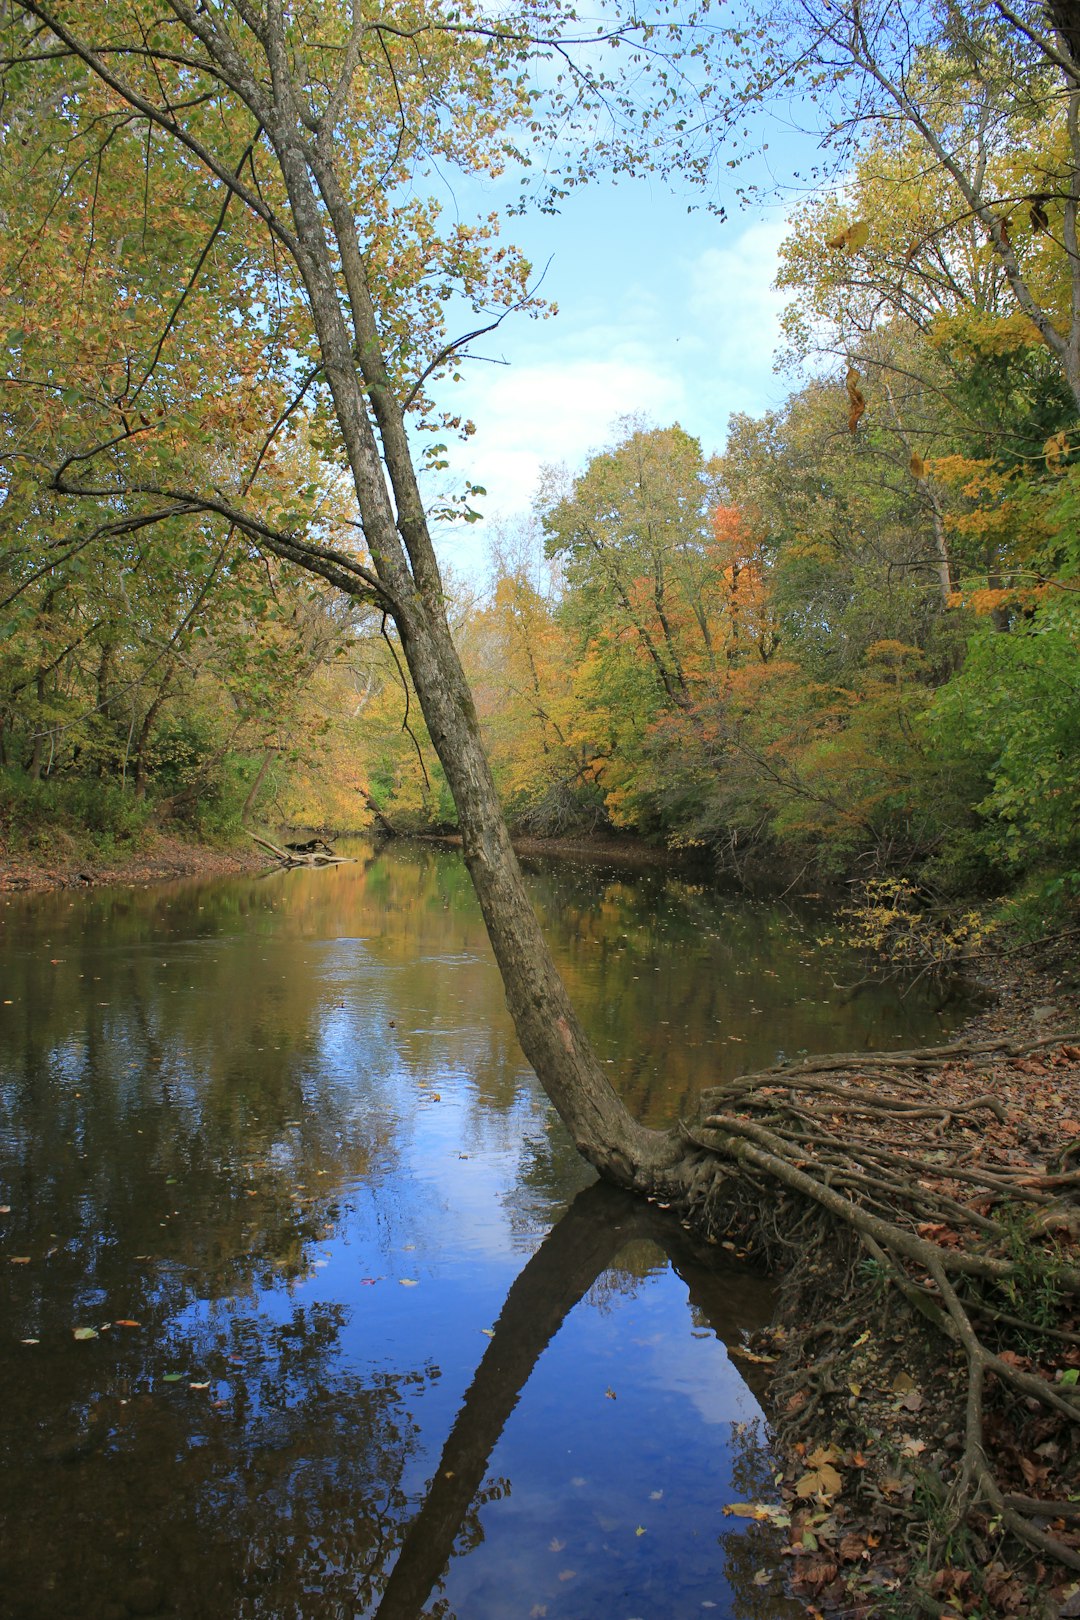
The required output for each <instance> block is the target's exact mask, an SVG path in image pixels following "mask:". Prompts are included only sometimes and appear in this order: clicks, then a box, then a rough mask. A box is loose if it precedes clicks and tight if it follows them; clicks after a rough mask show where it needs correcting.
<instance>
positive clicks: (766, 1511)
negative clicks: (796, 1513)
mask: <svg viewBox="0 0 1080 1620" xmlns="http://www.w3.org/2000/svg"><path fill="white" fill-rule="evenodd" d="M722 1511H723V1513H724V1516H725V1517H726V1518H735V1519H757V1520H759V1521H765V1520H768V1522H769V1523H770V1524H775V1525H778V1526H779V1527H780V1528H781V1529H786V1528H787V1526H788V1525H789V1524H790V1523H791V1515H790V1513H788V1512H787V1511H786V1509H784V1508H782V1507H779V1506H778V1505H777V1504H776V1503H774V1502H729V1503H728V1505H727V1506H726V1507H725V1508H724V1509H722Z"/></svg>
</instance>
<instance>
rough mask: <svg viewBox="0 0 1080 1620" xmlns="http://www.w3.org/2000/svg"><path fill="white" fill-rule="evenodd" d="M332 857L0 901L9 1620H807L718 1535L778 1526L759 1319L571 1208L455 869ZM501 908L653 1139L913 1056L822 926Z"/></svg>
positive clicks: (1, 1318) (542, 1109) (640, 1242)
mask: <svg viewBox="0 0 1080 1620" xmlns="http://www.w3.org/2000/svg"><path fill="white" fill-rule="evenodd" d="M353 853H354V854H355V856H356V859H355V861H354V862H352V863H351V864H349V865H345V866H341V867H337V868H333V869H329V870H323V871H315V872H311V871H297V872H291V873H283V872H275V873H272V874H270V875H268V876H266V877H265V878H261V879H260V878H242V879H228V880H220V881H216V882H212V883H206V882H203V883H194V882H192V883H184V884H168V885H161V886H154V887H148V888H143V889H138V888H136V889H107V890H105V889H103V890H95V891H91V892H88V893H85V894H71V893H66V892H64V893H56V894H51V895H46V896H37V897H22V896H11V897H9V898H7V899H6V900H5V901H4V902H3V905H2V906H0V987H2V1001H3V1005H2V1007H0V1288H2V1290H3V1311H2V1315H0V1369H2V1371H0V1509H2V1516H0V1536H2V1538H3V1541H2V1546H0V1571H2V1573H0V1615H3V1616H4V1617H9V1616H10V1617H12V1620H15V1617H17V1620H54V1617H56V1620H60V1617H64V1620H126V1617H127V1616H130V1615H158V1614H160V1615H163V1616H166V1615H167V1616H176V1617H177V1620H180V1617H183V1620H255V1617H259V1620H263V1617H265V1620H315V1617H318V1620H338V1617H342V1620H345V1617H348V1620H353V1617H360V1616H364V1617H368V1616H370V1617H375V1616H378V1620H415V1617H416V1616H417V1615H419V1614H421V1613H424V1614H427V1615H430V1616H438V1617H441V1620H451V1617H456V1620H517V1617H521V1620H526V1617H531V1620H541V1617H547V1620H682V1617H688V1620H689V1617H698V1620H789V1617H794V1616H798V1615H801V1614H802V1613H803V1612H804V1611H803V1610H802V1608H801V1606H799V1605H797V1604H795V1603H793V1602H792V1601H791V1600H789V1599H787V1598H786V1597H785V1596H784V1595H783V1584H782V1583H783V1574H782V1565H783V1560H782V1559H781V1558H780V1557H779V1549H780V1547H781V1546H782V1544H783V1542H782V1538H779V1537H778V1536H777V1533H776V1532H775V1531H773V1530H772V1529H771V1528H770V1526H769V1525H768V1524H767V1523H766V1524H754V1523H749V1524H748V1522H747V1521H746V1520H745V1519H742V1518H737V1517H731V1516H728V1515H725V1513H724V1511H723V1509H724V1508H725V1507H726V1506H730V1505H731V1504H732V1503H735V1502H740V1501H747V1500H763V1501H769V1500H772V1495H771V1493H770V1485H771V1476H770V1456H769V1452H768V1445H767V1434H766V1432H765V1428H764V1424H763V1421H762V1417H761V1409H760V1407H759V1405H758V1400H757V1395H760V1394H761V1389H762V1385H761V1377H762V1373H763V1369H762V1368H761V1367H760V1366H758V1365H757V1364H755V1363H754V1362H753V1361H752V1360H749V1359H748V1358H747V1357H746V1355H745V1353H744V1343H745V1338H746V1335H747V1334H748V1333H749V1332H750V1331H752V1330H753V1329H754V1328H755V1327H757V1326H760V1325H762V1324H763V1323H764V1322H765V1321H767V1320H768V1318H769V1315H770V1312H771V1310H772V1307H773V1294H772V1289H771V1286H770V1283H769V1282H768V1280H766V1279H763V1278H761V1277H760V1276H757V1275H755V1274H753V1273H752V1272H750V1271H749V1270H748V1269H747V1268H746V1267H745V1266H744V1265H741V1264H740V1262H739V1260H738V1257H737V1256H736V1255H734V1254H732V1253H728V1252H726V1251H724V1250H723V1249H720V1248H712V1249H705V1248H704V1247H703V1246H701V1245H699V1244H697V1243H696V1242H693V1241H691V1240H690V1238H689V1237H688V1235H687V1234H686V1233H684V1232H683V1231H682V1229H681V1228H680V1227H679V1225H678V1223H677V1222H675V1221H674V1220H673V1218H672V1217H670V1216H665V1215H664V1214H663V1213H662V1212H660V1211H657V1210H654V1209H651V1208H650V1207H648V1206H640V1205H638V1204H637V1203H635V1202H634V1201H632V1200H629V1199H627V1198H625V1197H623V1196H621V1195H619V1194H617V1193H615V1192H613V1191H612V1190H610V1189H606V1188H603V1187H600V1186H598V1185H596V1184H595V1182H594V1177H593V1175H592V1173H591V1171H590V1170H589V1169H588V1168H587V1167H586V1166H585V1165H584V1163H583V1162H582V1161H580V1159H579V1158H578V1157H577V1155H576V1154H575V1153H574V1151H573V1149H572V1148H571V1146H570V1143H569V1141H568V1139H567V1137H566V1135H565V1133H564V1131H563V1129H562V1126H561V1124H560V1122H559V1121H558V1119H557V1117H555V1115H554V1114H553V1112H552V1110H551V1108H550V1106H549V1104H548V1103H547V1101H546V1099H545V1097H544V1096H543V1094H542V1093H541V1092H540V1090H539V1088H538V1087H537V1085H536V1082H535V1080H534V1078H533V1076H532V1075H531V1072H530V1071H529V1070H528V1068H527V1067H526V1065H525V1063H524V1060H523V1059H522V1057H521V1054H520V1052H519V1050H518V1048H517V1045H516V1042H515V1039H514V1035H513V1031H512V1029H511V1026H510V1022H509V1018H508V1015H507V1013H506V1009H505V1006H504V1003H503V997H502V992H501V987H500V984H499V981H498V977H497V974H496V972H495V969H494V965H493V962H492V959H491V955H490V951H489V948H488V945H487V941H486V938H485V936H484V932H483V928H482V925H481V923H480V919H479V916H478V912H477V908H476V905H475V902H474V899H473V897H472V892H471V889H470V886H469V883H468V879H467V876H466V874H465V871H464V868H463V865H462V863H461V861H460V858H459V857H458V856H457V855H456V854H454V853H451V852H448V851H444V850H441V849H437V848H435V847H432V846H424V845H412V846H410V845H393V846H387V847H384V848H383V849H381V850H379V849H376V848H375V847H373V846H368V845H365V844H362V843H358V844H357V845H356V846H355V847H354V851H353ZM529 882H530V885H531V888H532V892H533V895H534V899H535V902H536V905H537V907H538V910H539V912H540V915H541V918H542V920H543V922H544V926H545V929H546V931H547V933H548V936H549V938H550V939H551V941H552V945H553V948H554V950H555V954H556V957H557V960H558V961H559V964H560V967H561V969H562V971H563V972H564V974H565V976H566V978H567V981H568V983H569V986H570V989H571V991H572V993H573V995H574V997H575V999H576V1001H577V1004H578V1006H579V1008H580V1010H581V1012H582V1015H583V1018H584V1021H585V1023H586V1026H587V1028H588V1029H589V1031H590V1033H591V1035H592V1037H593V1039H594V1041H595V1043H596V1046H597V1049H598V1052H599V1055H600V1057H601V1058H602V1060H603V1061H604V1062H605V1063H606V1064H608V1065H609V1067H610V1072H611V1076H612V1080H613V1082H614V1083H615V1084H616V1085H617V1086H618V1087H619V1089H620V1090H621V1091H622V1092H623V1094H624V1095H625V1096H626V1097H627V1100H628V1101H629V1103H630V1105H631V1107H632V1108H633V1109H634V1111H635V1112H636V1113H637V1114H638V1115H639V1117H641V1118H644V1119H646V1120H648V1121H649V1122H650V1123H652V1124H656V1125H661V1124H665V1123H670V1122H671V1121H672V1120H673V1119H674V1118H675V1117H677V1116H678V1115H679V1114H680V1113H685V1112H687V1111H688V1110H689V1109H690V1108H691V1107H692V1105H693V1099H694V1097H695V1096H696V1094H697V1093H698V1091H699V1090H700V1089H701V1088H702V1087H704V1086H707V1085H710V1084H714V1083H715V1082H716V1081H717V1080H718V1079H720V1078H723V1076H724V1075H727V1074H731V1073H734V1072H738V1071H740V1070H745V1069H748V1068H753V1067H758V1066H761V1065H763V1064H766V1063H770V1062H773V1061H775V1060H776V1059H777V1057H778V1056H780V1055H782V1054H786V1055H788V1056H794V1055H796V1054H797V1053H798V1052H799V1051H801V1050H809V1051H822V1050H833V1049H845V1050H851V1049H856V1050H857V1049H863V1048H866V1049H871V1048H876V1049H881V1048H890V1047H896V1046H903V1045H912V1044H918V1043H920V1042H928V1041H932V1040H935V1039H940V1038H942V1037H943V1036H945V1035H947V1033H948V1027H949V1026H948V1021H947V1017H946V1015H944V1014H942V1013H941V1012H936V1011H935V1010H934V1009H933V1008H932V1007H931V1006H929V1005H928V1003H927V1002H926V1001H925V1000H920V999H919V998H918V997H916V996H914V995H912V996H909V997H907V998H903V997H902V996H901V995H900V994H899V992H898V991H897V990H896V989H895V988H890V987H883V986H877V987H869V988H866V987H864V988H862V989H861V990H859V991H858V992H856V991H853V990H851V989H845V988H844V986H845V985H848V984H852V983H854V982H855V981H857V980H858V979H859V978H860V977H861V970H860V968H859V966H858V964H857V963H856V962H855V961H854V960H852V959H851V958H850V956H848V955H847V954H846V953H845V952H844V950H843V949H842V948H841V947H840V946H839V945H837V944H836V943H835V942H828V943H821V941H822V940H823V939H826V940H827V939H828V936H829V935H830V933H834V932H835V929H834V928H833V927H831V925H830V922H829V919H828V917H827V915H825V914H824V913H823V912H822V911H821V910H819V909H812V908H808V907H802V908H800V907H793V906H791V905H788V904H783V903H776V902H764V901H757V902H755V901H750V900H747V899H745V898H736V897H732V896H724V895H719V894H717V893H715V892H713V891H711V890H710V889H708V888H705V887H701V886H697V885H694V884H691V883H689V882H687V881H686V880H685V879H684V878H681V877H679V876H676V875H673V874H671V873H669V872H664V871H649V872H645V873H639V874H632V873H626V872H620V871H617V870H614V869H610V868H605V867H602V866H595V865H575V864H572V863H568V862H562V863H555V862H532V863H530V865H529ZM755 1391H756V1394H755Z"/></svg>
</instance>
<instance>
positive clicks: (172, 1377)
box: [161, 1373, 184, 1384]
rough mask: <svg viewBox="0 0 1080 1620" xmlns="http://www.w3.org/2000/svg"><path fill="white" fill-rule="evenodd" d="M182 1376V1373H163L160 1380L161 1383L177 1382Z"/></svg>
mask: <svg viewBox="0 0 1080 1620" xmlns="http://www.w3.org/2000/svg"><path fill="white" fill-rule="evenodd" d="M183 1376H184V1375H183V1373H163V1374H162V1379H161V1381H162V1383H163V1384H178V1383H179V1382H180V1380H181V1378H183Z"/></svg>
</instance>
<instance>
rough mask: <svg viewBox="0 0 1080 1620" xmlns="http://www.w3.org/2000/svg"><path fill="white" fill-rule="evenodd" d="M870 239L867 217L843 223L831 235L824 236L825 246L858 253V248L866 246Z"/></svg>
mask: <svg viewBox="0 0 1080 1620" xmlns="http://www.w3.org/2000/svg"><path fill="white" fill-rule="evenodd" d="M869 239H870V221H869V220H868V219H859V220H856V221H855V223H854V224H853V225H845V226H844V227H843V228H842V229H841V230H839V231H836V232H834V234H833V235H832V236H827V237H826V238H825V246H826V247H827V248H834V249H835V248H842V249H843V250H844V252H845V253H858V251H859V249H860V248H863V247H865V246H866V244H867V242H868V241H869Z"/></svg>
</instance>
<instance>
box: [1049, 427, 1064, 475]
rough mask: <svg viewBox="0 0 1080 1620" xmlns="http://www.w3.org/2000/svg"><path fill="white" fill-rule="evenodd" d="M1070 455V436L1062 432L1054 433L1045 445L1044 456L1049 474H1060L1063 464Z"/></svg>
mask: <svg viewBox="0 0 1080 1620" xmlns="http://www.w3.org/2000/svg"><path fill="white" fill-rule="evenodd" d="M1068 453H1069V435H1068V434H1067V433H1066V432H1065V431H1064V430H1062V431H1061V432H1060V433H1052V434H1051V435H1050V437H1049V438H1048V439H1047V441H1046V443H1045V444H1044V445H1043V456H1044V458H1045V460H1046V468H1047V471H1048V472H1060V470H1061V464H1062V462H1063V461H1064V460H1065V457H1066V456H1067V455H1068Z"/></svg>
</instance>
